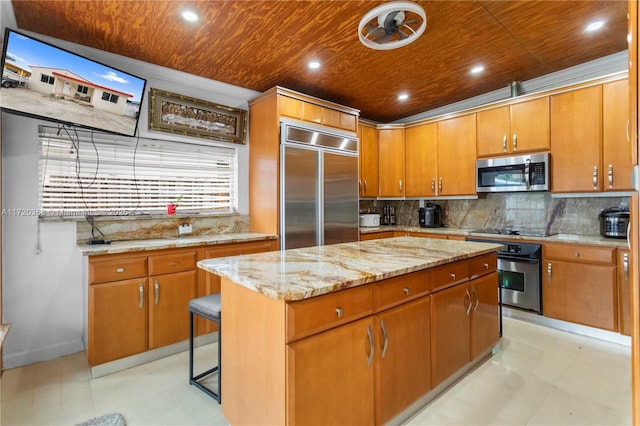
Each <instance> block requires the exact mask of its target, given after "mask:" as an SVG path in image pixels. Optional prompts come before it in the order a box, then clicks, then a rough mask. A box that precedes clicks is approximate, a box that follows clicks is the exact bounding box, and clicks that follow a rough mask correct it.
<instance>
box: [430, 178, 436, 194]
mask: <svg viewBox="0 0 640 426" xmlns="http://www.w3.org/2000/svg"><path fill="white" fill-rule="evenodd" d="M431 192H432V193H433V194H435V193H436V178H433V179H431Z"/></svg>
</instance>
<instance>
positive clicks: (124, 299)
mask: <svg viewBox="0 0 640 426" xmlns="http://www.w3.org/2000/svg"><path fill="white" fill-rule="evenodd" d="M147 293H148V286H147V278H143V279H133V280H126V281H115V282H111V283H106V284H95V285H90V286H89V331H88V338H89V345H88V346H89V347H88V351H87V352H88V358H89V359H88V362H89V365H91V366H93V365H98V364H103V363H105V362H109V361H113V360H116V359H119V358H123V357H126V356H130V355H135V354H138V353H141V352H144V351H146V350H147V319H148V309H149V305H148V301H147Z"/></svg>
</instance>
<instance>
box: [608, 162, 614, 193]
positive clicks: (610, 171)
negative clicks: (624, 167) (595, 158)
mask: <svg viewBox="0 0 640 426" xmlns="http://www.w3.org/2000/svg"><path fill="white" fill-rule="evenodd" d="M608 175H609V189H611V188H613V164H609V172H608Z"/></svg>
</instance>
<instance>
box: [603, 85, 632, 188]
mask: <svg viewBox="0 0 640 426" xmlns="http://www.w3.org/2000/svg"><path fill="white" fill-rule="evenodd" d="M628 100H629V81H628V80H627V79H625V80H618V81H613V82H610V83H605V84H603V85H602V167H603V173H604V188H603V189H604V190H605V191H632V190H633V185H632V182H631V175H632V173H633V164H632V160H631V158H632V149H633V148H632V144H631V139H630V133H629V132H630V127H629V126H630V121H629V102H628Z"/></svg>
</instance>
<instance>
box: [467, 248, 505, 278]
mask: <svg viewBox="0 0 640 426" xmlns="http://www.w3.org/2000/svg"><path fill="white" fill-rule="evenodd" d="M497 267H498V253H489V254H484V255H482V256H478V257H474V258H472V259H469V275H470V276H471V278H475V277H479V276H481V275H485V274H489V273H491V272H493V271H495V270H496V269H497Z"/></svg>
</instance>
